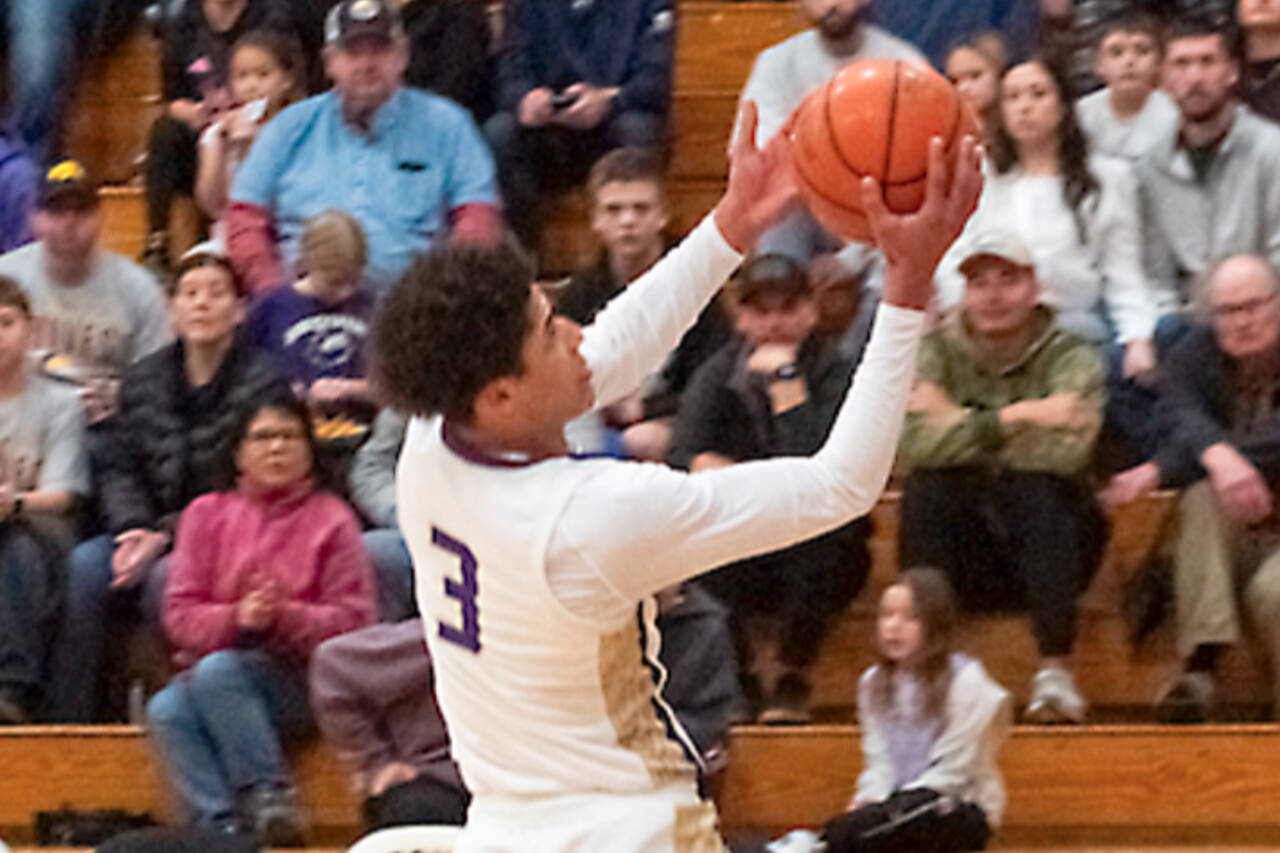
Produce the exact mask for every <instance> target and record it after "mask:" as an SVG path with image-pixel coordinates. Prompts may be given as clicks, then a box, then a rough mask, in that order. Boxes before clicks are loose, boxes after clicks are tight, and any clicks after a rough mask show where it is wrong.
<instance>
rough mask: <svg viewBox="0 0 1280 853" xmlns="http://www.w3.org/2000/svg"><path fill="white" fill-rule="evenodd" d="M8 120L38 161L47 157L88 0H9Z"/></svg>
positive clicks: (5, 8) (7, 17)
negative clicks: (77, 34)
mask: <svg viewBox="0 0 1280 853" xmlns="http://www.w3.org/2000/svg"><path fill="white" fill-rule="evenodd" d="M3 5H4V13H5V21H4V23H5V25H6V26H7V27H8V32H9V67H8V69H7V71H8V75H9V119H10V121H11V123H12V127H13V128H14V130H16V131H17V132H18V134H19V135H20V136H21V137H22V139H23V141H24V142H25V143H26V145H27V148H28V150H30V151H31V155H32V157H34V158H35V160H36V162H37V163H43V162H44V161H45V159H46V158H48V157H49V156H50V155H51V154H52V151H51V149H52V148H53V145H54V140H53V138H52V136H53V133H54V132H55V131H56V130H57V125H58V122H59V118H60V116H61V113H62V109H63V107H64V106H65V105H66V100H67V96H68V93H67V88H68V87H69V85H70V84H71V82H72V81H71V80H69V79H68V77H67V70H68V69H69V68H71V67H72V66H73V65H74V64H75V53H76V30H75V25H76V22H77V20H83V15H84V13H85V10H87V9H90V8H91V5H92V4H90V3H89V2H88V0H7V2H5V3H4V4H3Z"/></svg>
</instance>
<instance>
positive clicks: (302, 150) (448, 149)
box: [227, 0, 500, 292]
mask: <svg viewBox="0 0 1280 853" xmlns="http://www.w3.org/2000/svg"><path fill="white" fill-rule="evenodd" d="M325 41H326V46H325V55H324V59H325V69H326V71H327V73H328V74H329V76H330V77H331V78H332V79H333V81H334V88H333V89H332V90H331V91H329V92H326V93H324V94H321V95H317V96H315V97H313V98H309V99H307V100H305V101H303V102H302V103H299V104H295V105H294V106H292V107H290V108H288V109H286V110H285V111H284V112H282V113H281V114H280V115H279V116H277V117H276V118H275V119H274V120H273V121H272V122H271V123H270V124H268V125H267V126H266V127H265V128H263V130H262V133H261V134H260V135H259V136H258V139H257V141H256V142H255V143H254V145H253V147H252V148H251V149H250V151H249V154H248V156H247V157H246V158H245V161H244V163H243V164H242V165H241V167H240V170H239V171H238V172H237V174H236V178H235V182H234V184H233V186H232V190H231V207H230V210H229V211H228V215H227V249H228V252H229V254H230V257H231V261H232V263H233V265H234V266H235V267H236V268H237V270H238V271H239V272H240V273H241V275H243V276H244V277H245V278H246V280H247V281H248V283H249V287H250V289H251V291H253V292H259V291H261V290H264V289H266V288H270V287H274V286H276V285H278V284H281V283H283V282H285V281H287V280H288V279H289V278H290V277H291V276H292V267H293V263H294V261H295V259H296V258H297V250H298V240H299V238H300V236H301V234H302V229H303V226H304V224H305V222H306V220H307V219H308V218H309V217H311V216H314V215H315V214H317V213H321V212H322V211H324V210H328V209H331V208H336V209H340V210H345V211H347V212H348V213H350V214H351V215H352V216H354V217H355V218H356V219H357V220H358V221H359V222H360V225H361V226H362V227H363V228H364V230H365V233H366V236H367V237H368V241H369V277H370V284H371V285H372V286H373V288H374V289H375V290H383V289H385V288H388V287H390V285H391V284H392V283H394V282H395V280H396V278H397V277H399V275H400V273H402V272H403V271H404V270H405V268H406V267H407V266H408V265H409V261H410V260H411V259H412V257H413V255H415V254H417V253H419V252H423V251H426V249H427V248H429V247H430V246H431V244H432V242H433V241H435V240H436V239H437V238H438V237H441V236H443V235H445V234H449V235H451V236H452V237H454V238H460V239H494V238H496V236H497V235H498V233H499V231H500V220H499V214H498V209H497V200H496V191H495V189H494V170H493V160H492V157H491V156H490V154H489V150H488V148H487V147H486V146H485V143H484V140H483V138H482V137H481V136H480V133H479V131H478V130H477V129H476V127H475V124H474V123H473V122H472V120H471V117H470V115H469V114H468V113H467V112H466V111H465V110H464V109H462V108H461V107H459V106H457V105H456V104H454V103H453V102H452V101H449V100H447V99H445V98H441V97H438V96H436V95H432V94H429V93H426V92H421V91H417V90H414V89H409V88H406V87H405V86H404V85H403V80H404V73H405V69H406V67H407V65H408V59H409V49H408V44H407V42H406V39H405V36H404V30H403V28H402V26H401V24H400V20H399V17H398V15H397V13H396V12H395V10H394V8H392V6H391V5H389V4H388V3H386V2H385V0H342V2H340V3H339V4H338V5H337V6H335V7H334V9H333V10H332V11H331V12H330V13H329V17H328V19H327V20H326V22H325Z"/></svg>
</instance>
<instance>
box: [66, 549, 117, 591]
mask: <svg viewBox="0 0 1280 853" xmlns="http://www.w3.org/2000/svg"><path fill="white" fill-rule="evenodd" d="M114 553H115V546H114V543H113V542H112V540H111V537H110V536H98V537H95V538H93V539H89V540H87V541H85V542H81V543H80V544H79V545H77V546H76V547H75V548H73V549H72V550H71V556H70V558H69V559H68V561H67V602H68V604H72V605H74V604H87V603H96V602H97V601H100V600H102V599H103V598H104V597H105V596H106V593H107V590H108V589H109V588H110V586H111V557H112V555H113V554H114Z"/></svg>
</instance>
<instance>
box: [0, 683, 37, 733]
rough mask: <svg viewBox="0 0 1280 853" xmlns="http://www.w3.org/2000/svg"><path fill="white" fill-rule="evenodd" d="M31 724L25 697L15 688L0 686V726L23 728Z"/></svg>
mask: <svg viewBox="0 0 1280 853" xmlns="http://www.w3.org/2000/svg"><path fill="white" fill-rule="evenodd" d="M29 722H31V714H30V712H29V711H28V710H27V702H26V697H25V696H24V695H23V692H22V691H21V690H19V689H18V688H16V687H9V686H5V685H0V726H25V725H26V724H27V723H29Z"/></svg>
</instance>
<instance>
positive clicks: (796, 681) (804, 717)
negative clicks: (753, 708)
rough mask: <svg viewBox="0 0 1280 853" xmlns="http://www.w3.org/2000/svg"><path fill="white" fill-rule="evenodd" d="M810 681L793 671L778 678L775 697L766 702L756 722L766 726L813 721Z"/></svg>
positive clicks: (794, 724)
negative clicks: (810, 704)
mask: <svg viewBox="0 0 1280 853" xmlns="http://www.w3.org/2000/svg"><path fill="white" fill-rule="evenodd" d="M809 693H810V691H809V682H808V681H807V680H806V679H805V677H804V676H803V675H801V674H800V673H798V672H795V671H792V672H788V673H786V674H785V675H783V676H782V677H781V678H779V679H778V684H777V686H776V687H775V688H774V691H773V697H772V698H771V699H769V701H768V702H766V703H765V709H764V710H763V711H761V712H760V716H759V717H757V718H756V722H758V723H760V724H761V725H765V726H799V725H804V724H805V723H809V722H812V720H813V714H812V712H811V710H810V707H809Z"/></svg>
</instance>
